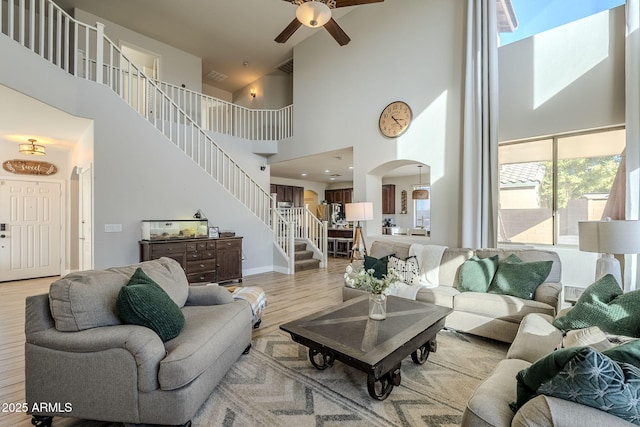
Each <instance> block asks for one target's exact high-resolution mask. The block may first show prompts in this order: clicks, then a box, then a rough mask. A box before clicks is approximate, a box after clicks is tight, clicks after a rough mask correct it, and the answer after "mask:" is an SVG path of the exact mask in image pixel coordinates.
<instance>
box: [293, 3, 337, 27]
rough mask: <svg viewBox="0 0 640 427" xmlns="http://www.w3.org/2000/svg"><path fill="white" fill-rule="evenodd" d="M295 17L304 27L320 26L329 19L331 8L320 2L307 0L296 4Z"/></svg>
mask: <svg viewBox="0 0 640 427" xmlns="http://www.w3.org/2000/svg"><path fill="white" fill-rule="evenodd" d="M296 18H298V21H300V22H301V23H302V25H304V26H306V27H309V28H317V27H322V26H324V24H326V23H327V22H329V19H331V9H329V6H327V5H326V4H324V3H322V2H319V1H308V2H306V3H302V4H301V5H300V6H298V8H297V9H296Z"/></svg>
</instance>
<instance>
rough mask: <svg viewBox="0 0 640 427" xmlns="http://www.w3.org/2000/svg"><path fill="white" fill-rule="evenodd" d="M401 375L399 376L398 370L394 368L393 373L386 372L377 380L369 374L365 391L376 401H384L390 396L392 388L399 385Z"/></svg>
mask: <svg viewBox="0 0 640 427" xmlns="http://www.w3.org/2000/svg"><path fill="white" fill-rule="evenodd" d="M401 380H402V375H401V374H400V368H396V369H394V370H393V371H390V372H387V373H386V374H384V375H383V376H382V377H380V378H379V379H378V380H376V379H375V378H374V377H373V375H371V374H369V376H368V377H367V390H368V391H369V396H371V397H373V398H374V399H376V400H385V399H386V398H387V397H389V395H390V394H391V390H393V387H394V386H398V385H400V381H401Z"/></svg>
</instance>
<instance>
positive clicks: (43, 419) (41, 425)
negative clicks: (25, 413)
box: [31, 415, 53, 427]
mask: <svg viewBox="0 0 640 427" xmlns="http://www.w3.org/2000/svg"><path fill="white" fill-rule="evenodd" d="M52 422H53V417H48V416H45V415H34V416H32V417H31V424H32V425H34V426H37V427H51V423H52Z"/></svg>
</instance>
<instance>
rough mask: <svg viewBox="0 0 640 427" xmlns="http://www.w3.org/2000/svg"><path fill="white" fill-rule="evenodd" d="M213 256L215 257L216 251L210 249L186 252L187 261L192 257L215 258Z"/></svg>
mask: <svg viewBox="0 0 640 427" xmlns="http://www.w3.org/2000/svg"><path fill="white" fill-rule="evenodd" d="M215 257H216V251H212V250H210V251H207V250H203V251H194V252H187V261H189V260H194V259H215Z"/></svg>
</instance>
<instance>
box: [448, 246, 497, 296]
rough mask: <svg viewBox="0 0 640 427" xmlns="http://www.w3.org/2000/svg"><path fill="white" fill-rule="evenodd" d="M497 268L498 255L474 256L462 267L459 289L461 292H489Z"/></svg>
mask: <svg viewBox="0 0 640 427" xmlns="http://www.w3.org/2000/svg"><path fill="white" fill-rule="evenodd" d="M497 269H498V255H494V256H492V257H488V258H478V256H477V255H474V256H472V257H471V258H469V259H468V260H466V261H465V262H464V263H463V264H462V267H460V283H459V284H458V290H459V291H460V292H487V289H489V285H490V284H491V280H493V276H494V275H495V274H496V270H497Z"/></svg>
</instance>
